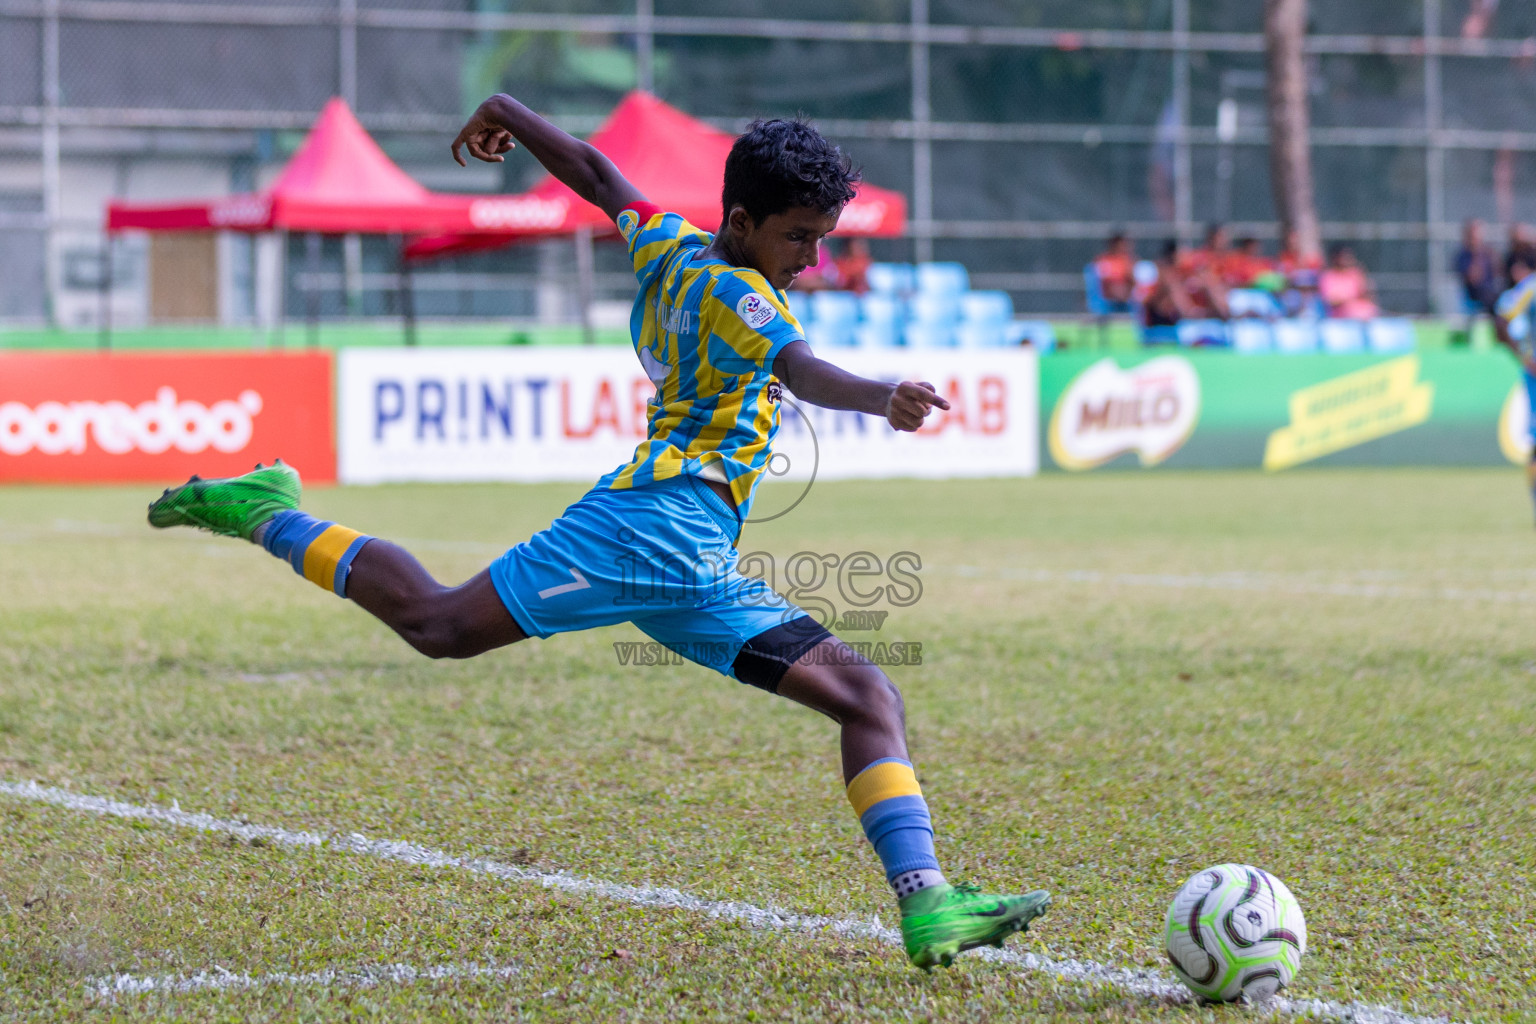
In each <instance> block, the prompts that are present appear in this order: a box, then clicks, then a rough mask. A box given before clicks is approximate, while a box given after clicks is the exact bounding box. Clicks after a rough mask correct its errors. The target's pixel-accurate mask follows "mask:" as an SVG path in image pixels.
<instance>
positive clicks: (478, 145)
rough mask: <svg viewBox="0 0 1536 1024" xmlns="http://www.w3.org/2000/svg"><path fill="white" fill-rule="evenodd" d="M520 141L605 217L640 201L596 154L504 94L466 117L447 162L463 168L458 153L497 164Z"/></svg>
mask: <svg viewBox="0 0 1536 1024" xmlns="http://www.w3.org/2000/svg"><path fill="white" fill-rule="evenodd" d="M517 142H521V143H522V144H523V146H524V147H526V148H527V150H528V152H530V153H532V154H533V157H534V159H536V160H537V161H538V162H539V163H541V164H543V165H544V169H545V170H547V171H548V172H549V173H550V174H553V175H554V176H555V177H556V178H557V179H559V180H560V181H561V182H562V183H563V184H565V185H566V186H568V187H569V188H570V189H571V191H573V192H575V193H576V194H577V195H579V196H581V198H583V199H585V200H586V201H587V202H589V203H591V204H592V205H593V206H596V207H597V208H598V209H600V210H602V211H603V212H604V213H606V214H607V215H608V216H609V217H610V218H613V217H617V216H618V215H619V211H620V210H622V209H624V207H626V206H628V205H629V204H630V203H634V202H638V201H641V200H643V199H645V196H643V195H641V194H640V190H639V189H637V188H635V186H633V185H631V184H630V183H629V180H628V179H627V178H625V177H624V175H622V174H620V173H619V169H618V168H617V167H615V166H614V165H613V161H612V160H609V159H608V158H607V157H606V156H604V155H603V154H602V153H601V152H599V151H598V150H596V149H594V148H593V147H592V146H590V145H588V144H587V143H585V142H582V141H581V140H580V139H577V138H573V137H572V136H570V135H567V134H566V133H565V132H563V131H561V130H560V129H559V128H556V127H555V126H554V125H552V124H550V123H549V122H548V121H546V120H544V119H543V118H542V117H540V116H539V115H538V114H535V113H534V112H533V111H531V110H529V109H528V108H527V107H525V106H523V105H522V104H521V103H519V102H517V100H515V99H513V98H512V97H511V96H508V95H506V94H504V93H498V94H497V95H495V96H492V97H491V98H490V99H488V100H486V101H485V102H484V103H482V104H480V106H479V107H478V108H477V109H476V110H475V112H474V113H473V114H471V115H470V118H469V121H468V122H467V123H466V124H465V125H464V127H463V129H461V130H460V131H459V134H458V137H457V138H456V139H454V140H453V158H454V159H455V160H457V161H458V162H459V166H461V167H467V166H468V164H466V163H465V162H464V157H463V156H462V155H461V154H460V153H459V150H460V149H461V148H467V149H468V150H469V155H470V156H472V157H474V158H475V159H476V160H484V161H485V162H486V163H493V164H499V163H501V162H502V160H503V159H504V158H503V157H502V154H503V153H506V152H508V151H509V150H511V149H512V148H513V146H514V144H515V143H517Z"/></svg>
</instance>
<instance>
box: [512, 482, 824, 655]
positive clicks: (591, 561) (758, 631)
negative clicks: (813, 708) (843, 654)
mask: <svg viewBox="0 0 1536 1024" xmlns="http://www.w3.org/2000/svg"><path fill="white" fill-rule="evenodd" d="M739 530H740V523H739V521H738V520H737V518H736V512H735V510H733V509H732V508H731V507H730V506H729V505H727V504H726V503H725V501H724V499H722V498H721V497H720V496H719V495H717V494H715V492H714V491H712V490H710V489H709V487H707V486H706V485H705V484H703V483H702V482H699V481H696V480H693V479H691V478H688V477H677V478H674V479H672V480H664V481H662V482H660V483H655V484H649V485H647V486H645V487H638V488H633V489H630V490H618V491H616V490H608V489H606V488H601V489H594V490H591V491H588V492H587V493H586V494H585V495H583V496H582V498H581V499H580V500H579V501H577V502H576V504H574V505H572V506H571V507H570V508H568V509H566V510H565V512H564V513H562V514H561V516H560V518H559V519H556V520H555V521H554V522H553V523H551V524H550V526H549V528H548V529H546V530H541V531H540V532H539V533H536V534H534V535H533V536H532V537H530V538H529V539H528V540H526V541H524V542H523V543H521V544H519V545H517V546H516V547H514V548H512V549H511V550H510V551H508V552H507V553H506V554H504V555H502V556H501V557H500V558H498V559H497V560H496V561H495V562H493V563H491V568H490V572H491V581H492V583H494V584H495V586H496V592H497V593H498V594H499V595H501V600H502V602H503V603H504V604H506V606H507V610H508V611H510V612H511V613H512V617H513V618H514V619H516V620H517V624H518V625H519V626H521V627H522V629H523V632H525V633H527V634H528V635H529V636H536V637H541V638H542V637H548V636H553V635H554V634H556V633H568V632H571V631H573V630H578V629H591V628H593V627H596V626H611V625H613V624H614V623H618V622H633V623H634V624H635V625H636V626H638V627H640V629H641V630H642V631H643V632H644V633H646V634H647V635H648V636H650V637H651V638H652V639H654V640H656V641H657V642H658V643H660V644H662V645H664V646H665V647H667V648H668V649H670V650H672V651H675V652H676V653H678V654H680V655H682V656H683V657H684V658H687V659H688V660H690V661H694V662H697V663H699V664H701V665H707V666H708V667H710V668H712V669H714V670H715V671H717V672H721V673H723V674H725V675H728V676H733V677H736V673H733V672H732V666H733V665H734V664H735V663H736V661H737V656H738V655H739V654H741V652H742V647H743V646H744V645H746V644H747V642H748V641H750V640H752V639H753V638H755V637H760V636H762V635H763V634H766V633H769V632H770V631H773V630H777V632H776V633H775V634H774V635H775V636H777V637H782V636H784V629H783V628H781V627H787V628H789V629H790V631H791V632H793V631H794V630H798V631H799V632H801V633H807V634H808V639H809V641H810V643H811V644H813V643H814V642H815V641H816V640H819V639H820V638H821V637H824V636H826V635H827V634H826V632H825V630H822V629H820V627H819V626H816V624H815V621H814V620H813V619H808V618H806V616H805V612H803V611H801V610H800V609H799V608H797V607H796V606H794V605H793V604H790V603H789V602H788V601H786V600H784V598H783V597H781V596H779V594H777V593H776V592H775V591H773V590H772V589H771V588H770V587H769V586H768V585H767V584H766V583H764V582H763V581H762V580H760V579H758V578H756V577H753V576H743V575H742V574H741V573H739V572H737V571H736V559H737V551H736V547H735V538H736V535H737V533H738V531H739ZM811 632H814V634H815V636H814V638H811V637H809V633H811ZM796 646H799V645H796ZM806 646H809V644H807V645H806ZM779 649H781V650H782V649H783V647H782V645H780V648H779ZM780 674H782V669H780ZM744 681H754V680H744ZM774 682H775V685H776V683H777V680H776V679H775V680H774Z"/></svg>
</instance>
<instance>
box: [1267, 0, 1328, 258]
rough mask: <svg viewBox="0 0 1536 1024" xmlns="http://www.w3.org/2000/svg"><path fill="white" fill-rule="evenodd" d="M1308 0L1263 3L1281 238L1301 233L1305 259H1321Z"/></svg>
mask: <svg viewBox="0 0 1536 1024" xmlns="http://www.w3.org/2000/svg"><path fill="white" fill-rule="evenodd" d="M1306 34H1307V0H1264V51H1265V60H1266V65H1267V68H1268V72H1269V173H1270V180H1271V181H1272V182H1273V185H1274V190H1275V210H1276V212H1278V213H1279V215H1280V227H1281V230H1282V232H1285V233H1287V234H1288V233H1290V232H1292V231H1294V232H1295V233H1296V247H1297V249H1298V250H1299V252H1300V254H1301V255H1306V256H1318V255H1321V253H1322V236H1321V233H1320V231H1319V230H1318V224H1317V206H1316V204H1315V203H1314V201H1313V195H1312V150H1311V145H1310V140H1309V139H1308V132H1309V129H1310V128H1311V116H1310V114H1309V112H1308V110H1307V66H1306V60H1305V58H1304V56H1303V54H1302V41H1303V40H1304V39H1305V38H1306Z"/></svg>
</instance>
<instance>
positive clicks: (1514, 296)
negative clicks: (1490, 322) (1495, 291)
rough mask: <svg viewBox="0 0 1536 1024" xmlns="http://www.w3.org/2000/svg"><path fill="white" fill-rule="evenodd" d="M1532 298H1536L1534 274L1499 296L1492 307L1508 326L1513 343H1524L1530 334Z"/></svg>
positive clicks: (1535, 277) (1535, 275)
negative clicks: (1496, 302)
mask: <svg viewBox="0 0 1536 1024" xmlns="http://www.w3.org/2000/svg"><path fill="white" fill-rule="evenodd" d="M1533 298H1536V274H1529V275H1527V276H1526V278H1525V280H1524V281H1521V282H1520V283H1519V284H1517V285H1515V287H1513V288H1511V289H1510V290H1509V291H1507V292H1505V293H1504V294H1503V295H1500V296H1499V301H1498V304H1497V305H1496V306H1494V312H1495V313H1497V314H1498V317H1499V319H1500V320H1503V321H1504V322H1505V324H1506V325H1508V328H1509V336H1510V337H1511V338H1513V339H1514V340H1515V341H1525V340H1526V335H1527V334H1529V333H1530V324H1531V318H1530V315H1529V314H1530V312H1531V300H1532V299H1533Z"/></svg>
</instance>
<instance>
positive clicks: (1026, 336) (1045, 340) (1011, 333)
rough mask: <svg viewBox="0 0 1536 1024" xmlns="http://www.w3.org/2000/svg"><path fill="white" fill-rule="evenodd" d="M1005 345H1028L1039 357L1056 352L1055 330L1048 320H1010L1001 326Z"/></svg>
mask: <svg viewBox="0 0 1536 1024" xmlns="http://www.w3.org/2000/svg"><path fill="white" fill-rule="evenodd" d="M1003 343H1004V344H1005V345H1026V344H1027V345H1028V346H1029V347H1030V348H1032V349H1034V350H1035V351H1036V352H1039V353H1040V354H1041V355H1044V354H1046V353H1047V352H1054V351H1056V328H1054V327H1052V326H1051V322H1050V321H1049V320H1010V321H1008V323H1006V324H1004V325H1003Z"/></svg>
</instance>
